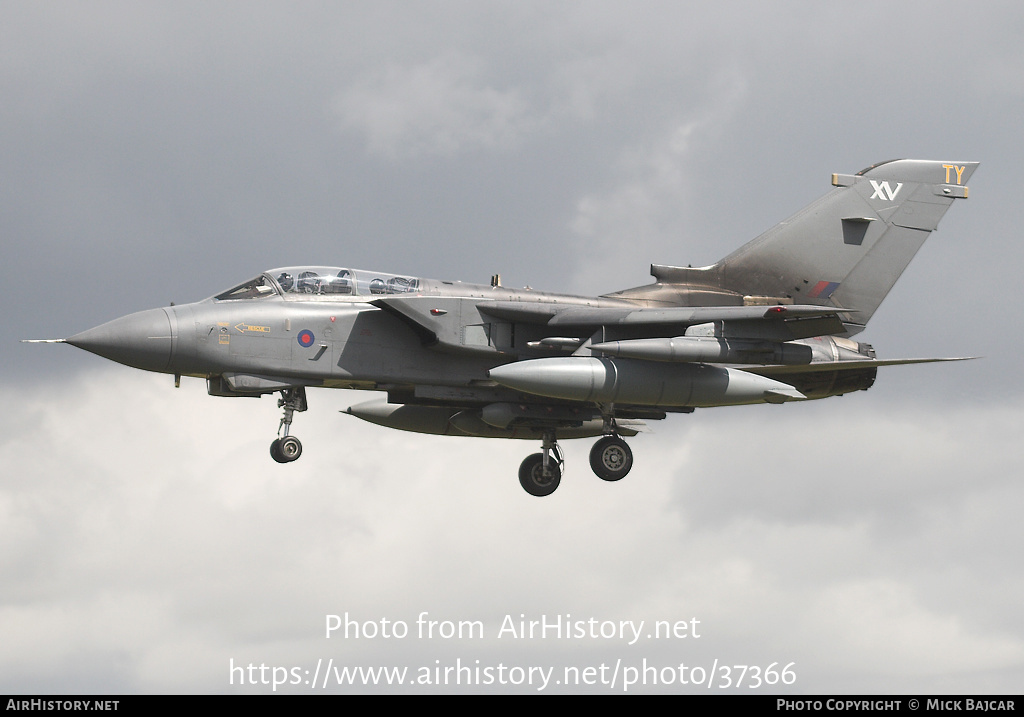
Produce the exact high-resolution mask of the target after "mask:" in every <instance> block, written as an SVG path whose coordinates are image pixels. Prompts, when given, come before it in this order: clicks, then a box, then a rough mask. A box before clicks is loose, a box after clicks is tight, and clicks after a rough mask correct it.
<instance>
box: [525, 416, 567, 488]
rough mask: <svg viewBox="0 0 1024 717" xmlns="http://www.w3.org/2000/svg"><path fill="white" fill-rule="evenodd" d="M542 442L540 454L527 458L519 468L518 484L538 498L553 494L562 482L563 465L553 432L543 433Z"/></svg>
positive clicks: (563, 461)
mask: <svg viewBox="0 0 1024 717" xmlns="http://www.w3.org/2000/svg"><path fill="white" fill-rule="evenodd" d="M543 441H544V442H543V444H542V448H541V451H542V452H541V453H534V454H533V455H530V456H527V457H526V460H524V461H523V462H522V464H521V465H520V466H519V484H520V485H521V486H523V490H525V491H526V492H527V493H529V494H530V495H535V496H537V497H538V498H540V497H543V496H546V495H551V494H552V493H554V492H555V489H556V488H557V487H558V484H559V483H560V482H561V481H562V465H563V464H564V463H565V460H564V459H563V458H562V449H560V448H559V447H558V443H557V441H556V438H555V432H554V430H551V429H548V430H546V431H544V436H543Z"/></svg>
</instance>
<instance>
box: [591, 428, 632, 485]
mask: <svg viewBox="0 0 1024 717" xmlns="http://www.w3.org/2000/svg"><path fill="white" fill-rule="evenodd" d="M590 467H591V468H593V469H594V473H596V474H597V477H598V478H600V479H601V480H607V481H616V480H622V479H623V478H625V477H626V474H627V473H629V469H630V468H632V467H633V451H631V450H630V448H629V446H628V445H626V442H625V441H624V440H622V439H621V438H619V437H618V436H605V437H604V438H602V439H601V440H599V441H598V442H597V443H595V444H594V447H593V448H591V449H590Z"/></svg>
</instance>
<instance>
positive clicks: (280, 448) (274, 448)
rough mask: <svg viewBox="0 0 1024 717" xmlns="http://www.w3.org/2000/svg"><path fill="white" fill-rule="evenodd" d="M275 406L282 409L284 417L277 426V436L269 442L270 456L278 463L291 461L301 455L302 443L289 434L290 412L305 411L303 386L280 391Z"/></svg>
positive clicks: (290, 425) (304, 390) (290, 424)
mask: <svg viewBox="0 0 1024 717" xmlns="http://www.w3.org/2000/svg"><path fill="white" fill-rule="evenodd" d="M277 407H278V408H283V409H284V417H283V418H282V419H281V424H280V425H279V426H278V428H277V434H278V436H279V437H278V438H276V439H275V440H274V442H273V443H271V444H270V456H271V457H272V458H273V459H274V460H275V461H277V462H278V463H291V462H292V461H294V460H298V458H299V456H301V455H302V443H300V442H299V439H298V438H296V437H295V436H292V435H289V432H290V431H291V427H292V414H293V413H295V412H296V411H305V410H306V408H307V405H306V389H305V387H303V386H297V387H296V388H286V389H283V390H282V391H281V398H279V399H278V400H277Z"/></svg>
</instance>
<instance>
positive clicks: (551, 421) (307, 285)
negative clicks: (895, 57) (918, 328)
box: [62, 160, 977, 496]
mask: <svg viewBox="0 0 1024 717" xmlns="http://www.w3.org/2000/svg"><path fill="white" fill-rule="evenodd" d="M976 166H977V163H973V162H932V161H923V160H895V161H891V162H885V163H881V164H879V165H874V166H872V167H869V168H868V169H866V170H863V171H862V172H860V173H858V174H856V175H838V174H837V175H833V181H832V183H833V185H834V186H835V189H833V190H832V191H831V192H830V193H829V194H826V195H825V196H824V197H822V198H821V199H819V200H818V201H816V202H815V203H813V204H812V205H810V206H809V207H807V208H806V209H804V210H803V211H801V212H800V213H798V214H797V215H795V216H794V217H793V218H791V219H790V220H788V221H786V222H783V223H782V224H780V225H778V226H777V227H775V228H774V229H772V230H769V231H768V232H766V233H765V234H763V235H761V236H760V237H758V238H757V239H754V240H753V241H751V242H749V243H748V244H747V245H745V246H744V247H742V248H740V249H739V250H737V251H736V252H734V253H733V254H731V255H730V256H728V257H726V258H725V259H723V260H722V261H720V262H718V263H717V264H714V265H712V266H709V267H701V268H688V267H672V266H660V265H654V266H652V267H651V272H652V274H653V275H654V277H655V279H656V282H655V283H654V284H651V285H648V286H642V287H636V288H634V289H627V290H625V291H621V292H618V293H616V294H609V295H605V296H601V297H596V298H590V297H584V296H572V295H566V294H554V293H545V292H539V291H533V290H531V289H511V288H507V287H504V286H501V285H500V280H499V279H498V278H497V277H495V279H494V280H493V281H492V285H490V286H488V285H478V284H466V283H461V282H449V281H436V280H431V279H422V278H417V277H410V276H402V275H395V274H388V273H382V272H370V271H364V270H358V269H349V268H341V267H328V266H302V267H285V268H280V269H273V270H270V271H267V272H265V273H263V274H260V275H259V276H257V277H255V278H253V279H251V280H249V281H247V282H245V283H243V284H240V285H239V286H236V287H234V288H232V289H229V290H227V291H224V292H222V293H220V294H217V295H216V296H213V297H211V298H209V299H206V300H204V301H199V302H196V303H192V304H184V305H178V306H170V307H165V308H160V309H150V310H147V311H142V312H138V313H135V314H130V315H128V316H124V317H122V318H120V319H115V320H114V321H111V322H108V323H106V324H103V325H101V326H97V327H96V328H93V329H89V330H87V331H84V332H82V333H80V334H76V335H75V336H72V337H70V338H68V339H64V340H62V341H65V342H67V343H70V344H72V345H74V346H77V347H79V348H82V349H85V350H88V351H91V352H93V353H95V354H98V355H100V356H103V357H105V358H108V359H111V360H114V361H117V362H120V363H122V364H126V365H128V366H133V367H136V368H140V369H145V370H148V371H156V372H161V373H168V374H174V375H175V376H176V377H177V378H180V377H181V376H195V377H199V378H204V379H206V380H207V385H208V391H209V393H210V394H211V395H216V396H261V395H263V394H268V393H280V394H281V399H280V400H279V402H278V405H279V406H280V407H282V408H283V409H284V417H283V418H282V419H281V427H280V428H279V431H278V433H279V437H278V438H277V439H276V440H275V441H274V442H273V443H272V444H271V451H270V452H271V455H272V456H273V458H274V459H275V460H277V461H278V462H281V463H286V462H290V461H292V460H295V459H297V458H298V457H299V455H300V454H301V451H302V446H301V444H300V443H299V441H298V439H296V438H295V437H294V436H292V435H290V427H291V423H292V416H293V413H294V412H296V411H303V410H305V409H306V391H305V389H306V388H309V387H326V388H349V389H373V390H379V391H386V392H387V400H380V401H371V402H368V403H364V404H360V405H358V406H353V407H351V408H349V409H348V410H347V411H346V412H347V413H349V414H351V415H354V416H356V417H358V418H362V419H364V420H367V421H371V422H373V423H377V424H380V425H383V426H388V427H391V428H398V429H401V430H410V431H417V432H422V433H433V434H442V435H462V436H482V437H494V438H527V439H533V440H538V439H539V440H541V441H542V451H541V453H537V454H534V455H531V456H529V457H528V458H527V459H526V460H525V461H524V462H523V465H522V466H521V467H520V482H521V484H522V485H523V487H524V488H525V489H526V490H527V492H529V493H531V494H532V495H538V496H540V495H548V494H550V493H551V492H553V491H554V490H555V488H557V486H558V483H559V480H560V477H561V466H562V457H561V452H560V450H559V448H558V445H557V440H558V439H559V438H575V437H585V436H602V438H601V439H600V440H599V441H598V442H597V444H596V445H595V446H594V449H593V450H592V451H591V457H590V459H591V466H592V468H593V469H594V471H595V473H597V474H598V476H600V477H601V478H603V479H605V480H609V481H615V480H619V479H620V478H622V477H624V476H625V475H626V474H627V473H628V472H629V470H630V468H631V466H632V462H633V457H632V451H631V450H630V449H629V447H628V446H627V445H626V443H625V441H623V440H622V438H621V436H630V435H635V434H636V432H637V430H638V429H639V428H640V427H641V425H642V421H644V420H658V419H661V418H664V417H665V415H666V413H668V412H691V411H693V410H694V409H695V408H698V407H707V406H725V405H739V404H751V403H783V402H787V401H794V400H807V399H813V398H823V397H826V396H833V395H841V394H843V393H847V392H849V391H855V390H866V389H867V388H869V387H870V386H871V385H872V383H873V382H874V379H875V374H876V371H877V367H878V366H883V365H892V364H898V363H917V362H922V361H930V360H938V359H903V360H892V361H881V360H878V359H876V357H875V353H874V350H873V349H872V348H871V347H870V346H869V345H867V344H863V343H858V342H855V341H852V340H850V338H849V337H850V336H852V335H853V334H856V333H857V332H859V331H861V330H862V329H863V328H864V325H865V324H866V323H867V321H868V319H870V317H871V316H872V314H873V313H874V311H875V310H876V309H877V308H878V305H879V304H880V303H881V301H882V299H883V298H884V297H885V295H886V294H887V293H888V291H889V289H891V287H892V286H893V284H894V283H895V281H896V280H897V279H898V278H899V275H900V274H901V273H902V271H903V269H904V268H905V267H906V266H907V265H908V264H909V262H910V260H911V259H912V258H913V256H914V254H915V253H916V251H917V250H918V248H919V247H920V246H921V245H922V244H923V242H924V240H925V239H926V238H927V236H928V235H929V233H930V232H931V231H932V230H934V229H935V228H936V226H937V224H938V221H939V219H940V218H941V217H942V215H943V214H944V213H945V211H946V209H947V208H948V207H949V206H950V205H951V204H952V203H953V202H954V201H955V200H956V199H961V198H966V197H967V187H966V182H967V179H968V178H969V177H970V175H971V174H972V173H973V171H974V169H975V168H976Z"/></svg>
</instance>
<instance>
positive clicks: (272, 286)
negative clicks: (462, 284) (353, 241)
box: [213, 266, 422, 301]
mask: <svg viewBox="0 0 1024 717" xmlns="http://www.w3.org/2000/svg"><path fill="white" fill-rule="evenodd" d="M419 293H422V288H421V282H420V280H419V279H417V278H414V277H409V276H397V275H395V274H386V273H383V272H377V271H365V270H362V269H342V268H340V267H330V266H292V267H284V268H281V269H271V270H270V271H267V272H265V273H263V274H260V275H259V276H257V277H256V278H255V279H251V280H250V281H247V282H245V283H244V284H240V285H238V286H236V287H234V288H232V289H229V290H227V291H225V292H224V293H222V294H218V295H217V296H215V297H213V298H214V299H215V300H217V301H231V300H236V299H261V298H264V297H269V296H282V297H284V298H285V299H298V298H305V299H310V298H314V297H332V298H335V297H336V298H342V297H348V296H378V295H386V294H419Z"/></svg>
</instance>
